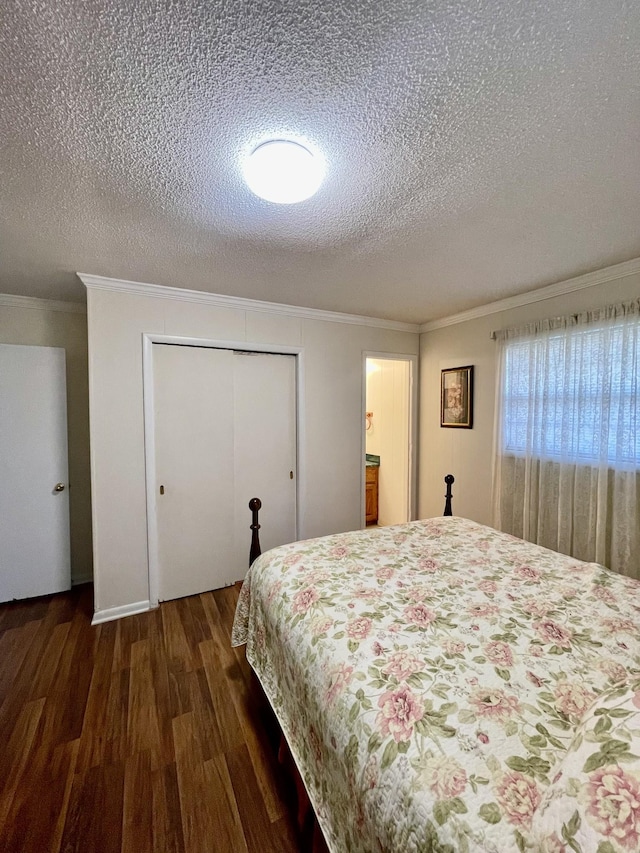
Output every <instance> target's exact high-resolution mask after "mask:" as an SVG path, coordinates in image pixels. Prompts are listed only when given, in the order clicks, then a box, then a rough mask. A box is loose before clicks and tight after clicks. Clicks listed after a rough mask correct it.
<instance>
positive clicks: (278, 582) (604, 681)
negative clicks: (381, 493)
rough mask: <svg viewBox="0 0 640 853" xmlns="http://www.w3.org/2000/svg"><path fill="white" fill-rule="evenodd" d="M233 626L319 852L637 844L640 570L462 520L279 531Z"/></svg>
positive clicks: (580, 848)
mask: <svg viewBox="0 0 640 853" xmlns="http://www.w3.org/2000/svg"><path fill="white" fill-rule="evenodd" d="M244 642H246V644H247V658H248V660H249V662H250V663H251V665H252V667H253V669H254V670H255V672H256V674H257V676H258V678H259V679H260V682H261V683H262V685H263V688H264V690H265V692H266V694H267V697H268V698H269V701H270V702H271V704H272V706H273V708H274V711H275V713H276V716H277V717H278V720H279V722H280V725H281V727H282V730H283V732H284V735H285V737H286V738H287V741H288V743H289V746H290V749H291V752H292V754H293V756H294V758H295V760H296V763H297V765H298V769H299V771H300V774H301V776H302V779H303V781H304V783H305V786H306V788H307V790H308V793H309V797H310V799H311V802H312V804H313V806H314V809H315V811H316V815H317V818H318V822H319V824H320V826H321V828H322V830H323V833H324V835H325V838H326V840H327V844H328V846H329V849H330V850H331V851H333V853H392V851H393V853H418V852H419V851H420V853H425V851H434V853H458V851H460V853H475V851H478V853H479V851H483V853H509V851H540V852H541V853H562V851H566V853H569V851H576V852H577V853H627V851H640V583H639V582H638V581H634V580H632V579H630V578H626V577H622V576H620V575H617V574H615V573H614V572H611V571H608V570H607V569H605V568H603V567H602V566H598V565H595V564H587V563H582V562H579V561H577V560H574V559H572V558H570V557H564V556H561V555H559V554H556V553H554V552H552V551H548V550H546V549H543V548H540V547H538V546H536V545H532V544H530V543H527V542H524V541H522V540H519V539H515V538H513V537H511V536H508V535H506V534H502V533H498V532H496V531H495V530H491V529H490V528H487V527H483V526H482V525H479V524H475V523H474V522H471V521H468V520H465V519H461V518H436V519H429V520H427V521H419V522H414V523H411V524H407V525H399V526H396V527H387V528H376V529H373V530H364V531H356V532H353V533H344V534H339V535H335V536H328V537H323V538H322V539H315V540H309V541H306V542H298V543H294V544H291V545H285V546H282V547H280V548H276V549H274V550H272V551H269V552H268V553H266V554H263V555H262V557H260V558H259V559H258V560H257V561H256V562H255V563H254V565H253V566H252V568H251V570H250V571H249V574H248V575H247V579H246V580H245V583H244V586H243V589H242V592H241V595H240V600H239V602H238V611H237V613H236V620H235V624H234V632H233V643H234V645H240V644H242V643H244Z"/></svg>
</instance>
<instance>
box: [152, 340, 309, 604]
mask: <svg viewBox="0 0 640 853" xmlns="http://www.w3.org/2000/svg"><path fill="white" fill-rule="evenodd" d="M153 365H154V409H155V451H156V505H157V523H158V563H159V577H158V593H159V595H158V597H159V599H160V600H161V601H164V600H167V599H172V598H180V597H182V596H185V595H193V594H195V593H199V592H203V591H204V590H208V589H216V588H219V587H221V586H225V585H227V584H230V583H233V582H234V581H236V580H239V579H240V578H242V577H244V575H245V573H246V571H247V568H248V560H249V546H250V542H251V531H250V529H249V525H250V523H251V513H250V511H249V508H248V504H249V501H250V499H251V498H253V497H259V498H260V499H261V500H262V502H263V511H262V512H261V514H260V523H261V525H262V529H261V531H260V534H261V540H262V543H263V550H266V549H267V548H270V547H273V546H275V545H279V544H283V543H284V542H290V541H292V540H293V539H295V503H296V486H295V484H296V466H295V461H296V432H295V357H294V356H283V355H270V354H265V353H244V352H234V351H232V350H223V349H212V348H203V347H189V346H171V345H166V344H154V345H153Z"/></svg>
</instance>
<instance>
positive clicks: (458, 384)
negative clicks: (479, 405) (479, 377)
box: [440, 364, 473, 429]
mask: <svg viewBox="0 0 640 853" xmlns="http://www.w3.org/2000/svg"><path fill="white" fill-rule="evenodd" d="M440 426H441V427H453V428H454V429H472V428H473V365H472V364H469V365H466V366H465V367H450V368H447V369H446V370H442V371H441V380H440Z"/></svg>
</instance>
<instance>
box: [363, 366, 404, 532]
mask: <svg viewBox="0 0 640 853" xmlns="http://www.w3.org/2000/svg"><path fill="white" fill-rule="evenodd" d="M369 363H371V364H372V365H375V367H376V368H377V370H374V371H372V372H370V373H367V411H373V419H372V422H371V429H369V430H367V431H366V433H365V435H366V451H367V453H375V454H376V455H378V456H380V468H379V471H378V524H380V525H387V524H400V523H402V522H404V521H407V520H408V519H409V491H408V488H409V481H408V477H409V378H410V364H409V362H408V361H396V360H388V359H384V358H380V359H375V358H372V359H367V364H369Z"/></svg>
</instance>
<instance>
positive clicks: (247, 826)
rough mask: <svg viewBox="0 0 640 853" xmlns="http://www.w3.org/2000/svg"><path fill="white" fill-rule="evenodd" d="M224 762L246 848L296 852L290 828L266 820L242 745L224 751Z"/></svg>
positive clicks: (257, 786) (246, 752) (264, 806)
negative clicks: (242, 828)
mask: <svg viewBox="0 0 640 853" xmlns="http://www.w3.org/2000/svg"><path fill="white" fill-rule="evenodd" d="M226 761H227V766H228V768H229V776H230V778H231V783H232V785H233V790H234V792H235V798H236V802H237V803H238V810H239V812H240V816H241V819H242V825H243V827H244V830H245V834H246V838H247V845H248V847H249V849H251V850H263V851H264V853H296V851H297V850H298V839H297V837H296V835H295V833H294V832H293V828H292V827H291V826H290V825H288V824H287V822H286V821H284V823H282V824H281V823H280V822H279V821H278V822H277V825H276V826H274V822H272V821H271V819H270V817H269V811H268V809H267V806H266V804H265V802H264V799H263V797H262V794H261V791H260V787H259V785H258V781H257V779H256V775H255V771H254V768H253V763H252V761H251V757H250V755H249V750H248V749H247V746H246V744H242V745H241V746H239V747H237V748H236V749H234V750H231V751H230V752H228V753H227V754H226Z"/></svg>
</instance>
